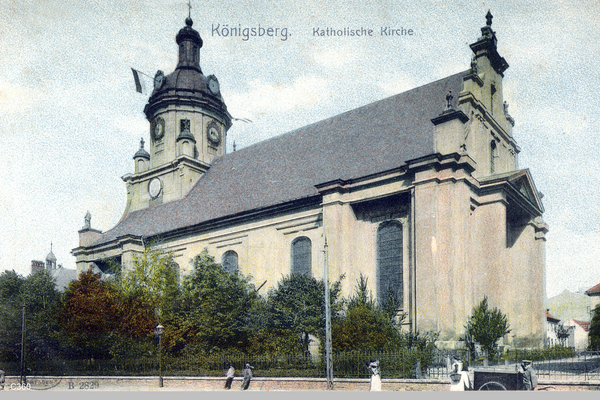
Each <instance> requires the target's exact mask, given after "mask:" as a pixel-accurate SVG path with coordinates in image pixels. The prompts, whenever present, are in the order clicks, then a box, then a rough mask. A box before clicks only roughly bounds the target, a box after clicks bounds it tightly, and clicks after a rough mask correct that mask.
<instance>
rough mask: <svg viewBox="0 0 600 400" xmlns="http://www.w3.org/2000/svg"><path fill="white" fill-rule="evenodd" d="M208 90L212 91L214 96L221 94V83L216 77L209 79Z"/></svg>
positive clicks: (212, 76)
mask: <svg viewBox="0 0 600 400" xmlns="http://www.w3.org/2000/svg"><path fill="white" fill-rule="evenodd" d="M208 90H210V91H211V93H212V94H219V81H218V80H217V77H216V76H214V75H211V76H209V77H208Z"/></svg>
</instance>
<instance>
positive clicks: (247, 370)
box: [242, 362, 254, 390]
mask: <svg viewBox="0 0 600 400" xmlns="http://www.w3.org/2000/svg"><path fill="white" fill-rule="evenodd" d="M253 369H254V367H253V366H252V365H250V363H249V362H247V363H246V364H244V369H243V370H242V374H243V375H244V380H243V381H242V390H248V386H250V381H251V380H252V370H253Z"/></svg>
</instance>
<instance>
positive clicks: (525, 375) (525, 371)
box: [517, 360, 537, 390]
mask: <svg viewBox="0 0 600 400" xmlns="http://www.w3.org/2000/svg"><path fill="white" fill-rule="evenodd" d="M517 372H518V373H519V375H521V379H522V382H523V388H524V389H525V390H535V388H536V387H537V375H536V374H535V371H534V369H533V363H532V362H531V361H530V360H523V361H522V362H521V365H520V366H518V367H517Z"/></svg>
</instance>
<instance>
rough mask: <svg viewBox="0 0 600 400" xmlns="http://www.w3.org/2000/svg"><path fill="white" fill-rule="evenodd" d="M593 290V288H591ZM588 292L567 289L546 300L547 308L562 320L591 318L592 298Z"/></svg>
mask: <svg viewBox="0 0 600 400" xmlns="http://www.w3.org/2000/svg"><path fill="white" fill-rule="evenodd" d="M590 290H591V289H590ZM586 293H587V292H585V293H584V292H583V291H581V292H570V291H568V290H565V291H564V292H562V293H561V294H558V295H556V296H553V297H551V298H549V299H548V300H547V301H546V309H548V312H549V313H551V314H552V315H553V316H554V317H555V318H558V319H559V320H561V321H569V320H571V319H574V320H578V321H590V320H591V310H592V306H591V298H592V297H590V296H589V295H586Z"/></svg>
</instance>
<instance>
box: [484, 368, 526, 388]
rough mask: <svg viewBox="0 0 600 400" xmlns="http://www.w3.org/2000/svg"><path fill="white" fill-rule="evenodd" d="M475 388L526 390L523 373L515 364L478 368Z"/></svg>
mask: <svg viewBox="0 0 600 400" xmlns="http://www.w3.org/2000/svg"><path fill="white" fill-rule="evenodd" d="M473 390H525V386H524V385H523V375H522V374H521V373H519V372H518V371H517V370H516V368H515V366H506V367H493V368H485V369H483V368H482V369H476V370H474V371H473Z"/></svg>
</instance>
